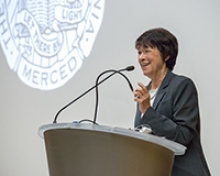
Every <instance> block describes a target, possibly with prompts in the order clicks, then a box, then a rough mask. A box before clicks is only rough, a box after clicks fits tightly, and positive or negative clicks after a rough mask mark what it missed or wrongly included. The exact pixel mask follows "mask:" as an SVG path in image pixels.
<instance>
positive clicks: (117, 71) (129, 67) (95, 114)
mask: <svg viewBox="0 0 220 176" xmlns="http://www.w3.org/2000/svg"><path fill="white" fill-rule="evenodd" d="M132 70H134V66H128V67H126V68H124V69H120V70H106V71H104V72H102V73H101V74H100V75H99V76H98V77H97V79H96V84H95V88H96V105H95V112H94V119H93V123H94V124H95V123H96V119H97V112H98V101H99V95H98V83H99V82H98V81H99V78H100V77H101V76H102V75H104V74H106V73H109V72H113V73H117V74H120V75H121V76H123V77H124V78H125V80H126V81H127V82H128V85H129V87H130V89H131V91H132V92H133V86H132V84H131V82H130V80H129V79H128V77H127V76H125V75H124V74H123V73H121V72H122V71H132Z"/></svg>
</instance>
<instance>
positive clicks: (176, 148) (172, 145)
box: [38, 123, 186, 155]
mask: <svg viewBox="0 0 220 176" xmlns="http://www.w3.org/2000/svg"><path fill="white" fill-rule="evenodd" d="M58 129H77V130H89V131H99V132H106V133H113V134H118V135H123V136H127V137H132V138H136V139H139V140H143V141H148V142H151V143H155V144H157V145H160V146H163V147H165V148H168V149H170V150H171V151H173V152H174V154H175V155H183V154H184V153H185V150H186V147H185V146H183V145H181V144H179V143H176V142H173V141H170V140H167V139H165V138H164V137H158V136H155V135H152V134H147V133H141V132H136V131H133V130H129V129H124V128H120V127H109V126H103V125H95V124H82V123H54V124H46V125H43V126H41V127H40V128H39V130H38V134H39V136H40V137H42V138H44V132H45V131H48V130H58Z"/></svg>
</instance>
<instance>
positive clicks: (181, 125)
mask: <svg viewBox="0 0 220 176" xmlns="http://www.w3.org/2000/svg"><path fill="white" fill-rule="evenodd" d="M150 84H151V83H150ZM150 84H149V85H148V86H147V88H148V89H149V87H150ZM140 124H148V125H150V126H151V128H152V130H153V132H154V134H155V135H157V136H164V137H166V138H167V139H169V140H172V141H175V142H177V143H180V144H182V145H184V146H186V147H187V150H186V153H185V154H184V155H181V156H175V160H174V165H173V171H172V176H210V175H211V174H210V172H209V169H208V166H207V163H206V160H205V157H204V155H203V151H202V147H201V143H200V117H199V107H198V94H197V90H196V87H195V85H194V83H193V82H192V80H191V79H189V78H187V77H184V76H178V75H175V74H173V73H172V72H171V71H168V72H167V74H166V76H165V78H164V80H163V82H162V84H161V86H160V88H159V89H158V92H157V95H156V98H155V100H154V103H153V106H152V107H150V108H148V109H147V111H146V112H145V113H144V114H143V117H142V118H141V112H140V110H139V108H138V106H137V112H136V117H135V127H136V126H137V125H140Z"/></svg>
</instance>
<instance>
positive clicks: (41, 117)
mask: <svg viewBox="0 0 220 176" xmlns="http://www.w3.org/2000/svg"><path fill="white" fill-rule="evenodd" d="M219 7H220V1H218V0H213V1H205V0H203V1H199V0H193V1H192V0H184V1H175V0H166V1H162V0H154V1H150V0H136V1H131V0H130V1H128V0H120V1H117V0H106V4H105V13H104V18H103V23H102V26H101V28H100V32H99V34H98V36H97V39H96V41H95V45H94V47H93V49H92V52H91V54H90V55H89V57H88V58H86V59H84V62H83V65H82V69H81V70H80V71H78V72H77V74H76V75H75V76H74V77H73V78H72V79H71V80H70V81H69V82H68V83H67V84H65V85H64V86H63V87H61V88H58V89H55V90H52V91H41V90H38V89H33V88H30V87H28V86H26V85H24V84H23V83H22V82H21V81H20V79H19V78H18V76H17V75H16V73H15V72H13V71H11V70H10V68H9V66H8V64H7V61H6V58H5V56H4V54H3V52H2V50H0V73H1V74H0V80H1V86H0V97H1V101H0V107H1V109H0V139H1V146H0V163H1V165H0V175H3V176H14V175H16V176H18V175H19V176H30V175H31V176H39V175H48V168H47V161H46V154H45V149H44V141H43V139H41V138H40V137H39V136H38V134H37V131H38V128H39V127H40V126H41V125H43V124H47V123H52V121H53V118H54V115H55V113H56V112H57V111H58V110H59V109H60V108H61V107H63V106H64V105H65V104H66V103H68V102H69V101H71V100H72V99H74V98H75V97H77V96H78V95H79V94H81V93H82V92H84V91H85V90H87V89H88V88H89V87H91V86H93V84H94V82H95V79H96V77H97V75H98V74H99V73H101V72H102V71H104V70H106V69H109V68H115V69H117V68H118V69H119V68H123V67H125V66H127V65H134V66H135V67H136V69H135V71H133V72H130V73H126V75H127V76H128V77H129V78H130V79H131V81H132V83H133V85H134V87H136V84H137V82H138V81H142V82H143V83H145V84H147V83H148V81H149V80H148V79H147V78H145V77H144V76H142V73H141V70H140V68H139V66H138V63H137V57H136V51H135V49H134V41H135V39H136V38H137V37H138V36H139V35H140V34H141V33H142V32H144V31H145V30H147V29H150V28H153V27H164V28H167V29H168V30H170V31H171V32H173V33H174V34H175V35H176V36H177V38H178V41H179V48H180V49H179V56H178V59H177V65H176V67H175V70H174V72H175V73H178V74H184V75H187V76H189V77H191V78H192V79H193V80H194V82H195V84H196V85H197V88H198V91H199V99H200V110H201V128H202V145H203V149H204V152H205V156H206V158H207V161H208V164H209V166H210V170H211V173H212V175H214V176H215V175H218V173H219V163H220V157H219V156H220V152H219V148H220V142H219V140H218V134H220V128H219V124H220V119H219V112H218V108H219V97H220V91H219V90H218V86H219V85H220V83H219V78H218V76H219V75H220V69H219V64H220V61H219V60H218V59H219V55H220V49H219V43H220V35H219V31H220V23H219V22H218V19H220V13H219ZM94 95H95V94H94V92H91V93H90V94H88V95H87V96H85V97H84V98H83V99H81V100H80V101H78V102H77V103H75V104H74V105H73V106H71V107H70V108H68V109H67V110H66V111H64V112H63V113H62V114H61V115H60V116H59V119H58V122H71V121H73V120H80V119H84V118H90V119H92V118H93V113H94V106H95V104H94V102H95V101H94V100H95V96H94ZM134 113H135V103H134V101H133V95H132V94H131V92H130V90H129V88H128V86H127V83H126V82H125V81H124V80H123V78H121V77H120V76H114V77H112V78H111V79H109V80H108V81H107V82H105V83H104V84H103V85H102V86H100V107H99V114H98V122H99V124H102V125H108V126H119V127H124V128H129V127H132V126H133V118H134ZM216 138H217V139H216Z"/></svg>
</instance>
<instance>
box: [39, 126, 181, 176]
mask: <svg viewBox="0 0 220 176" xmlns="http://www.w3.org/2000/svg"><path fill="white" fill-rule="evenodd" d="M39 131H41V132H40V133H41V135H44V140H45V146H46V152H47V159H48V167H49V173H50V175H51V176H75V175H76V176H134V175H137V176H148V175H149V176H169V175H170V174H171V170H172V165H173V160H174V155H175V154H181V153H184V150H185V148H184V147H183V146H181V145H180V144H177V143H174V142H171V141H168V140H166V139H162V138H158V137H155V136H153V135H150V134H139V133H138V132H134V131H130V130H125V129H117V128H111V127H104V126H99V125H93V124H63V127H62V125H59V124H51V125H50V126H46V128H45V127H41V129H40V130H39ZM142 138H143V139H142ZM160 143H161V144H160ZM162 143H163V144H164V145H163V144H162ZM166 145H167V146H166ZM172 147H173V148H172Z"/></svg>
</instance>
